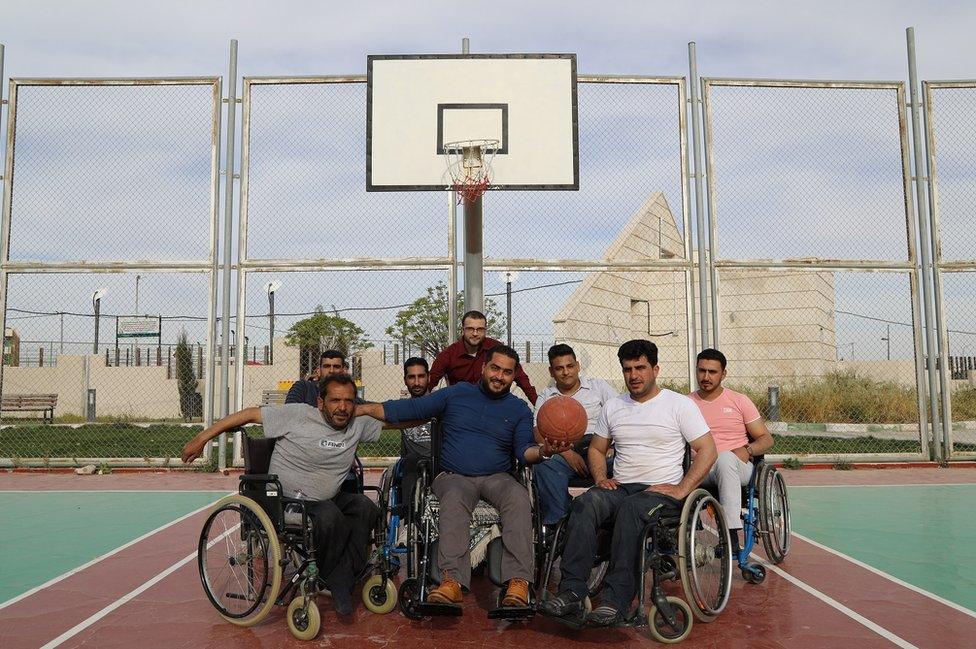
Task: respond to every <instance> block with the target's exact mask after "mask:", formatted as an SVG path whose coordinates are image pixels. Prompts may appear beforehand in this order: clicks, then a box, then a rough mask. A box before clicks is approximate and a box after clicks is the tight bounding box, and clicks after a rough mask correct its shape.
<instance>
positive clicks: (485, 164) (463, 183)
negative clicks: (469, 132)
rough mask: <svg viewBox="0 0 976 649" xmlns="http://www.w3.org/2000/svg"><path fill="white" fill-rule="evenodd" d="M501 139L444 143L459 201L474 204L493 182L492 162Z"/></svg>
mask: <svg viewBox="0 0 976 649" xmlns="http://www.w3.org/2000/svg"><path fill="white" fill-rule="evenodd" d="M498 144H499V142H498V140H463V141H460V142H448V143H446V144H445V145H444V160H445V162H446V163H447V173H448V174H449V175H450V177H451V181H452V182H451V188H452V189H453V190H454V191H456V192H457V194H458V203H460V202H462V201H463V202H464V203H465V204H469V203H473V202H475V201H476V200H478V199H479V198H481V195H482V194H484V193H485V191H486V190H487V189H488V187H489V186H490V185H491V163H492V160H494V159H495V152H496V151H497V150H498Z"/></svg>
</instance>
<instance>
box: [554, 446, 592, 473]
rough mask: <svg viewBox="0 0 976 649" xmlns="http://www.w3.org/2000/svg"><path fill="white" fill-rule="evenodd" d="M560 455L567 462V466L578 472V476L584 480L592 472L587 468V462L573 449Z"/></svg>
mask: <svg viewBox="0 0 976 649" xmlns="http://www.w3.org/2000/svg"><path fill="white" fill-rule="evenodd" d="M560 455H562V456H563V459H564V460H566V464H568V465H569V467H570V468H571V469H572V470H573V471H575V472H576V475H579V476H583V477H584V478H585V477H586V476H588V475H590V470H589V469H588V468H586V460H584V459H583V456H582V455H580V454H579V453H577V452H576V451H574V450H572V449H570V450H568V451H563V452H562V453H560Z"/></svg>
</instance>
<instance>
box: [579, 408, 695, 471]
mask: <svg viewBox="0 0 976 649" xmlns="http://www.w3.org/2000/svg"><path fill="white" fill-rule="evenodd" d="M707 432H708V424H707V423H705V418H704V417H702V414H701V411H700V410H699V409H698V406H696V405H695V402H694V401H692V400H691V399H690V398H688V397H686V396H685V395H683V394H678V393H677V392H674V391H672V390H667V389H662V390H661V392H660V393H659V394H658V395H657V396H656V397H654V398H653V399H651V400H650V401H645V402H644V403H638V402H637V401H634V400H633V399H632V398H631V397H630V395H629V394H622V395H620V396H619V397H617V398H616V399H613V400H611V401H609V402H608V403H607V404H606V405H605V406H604V407H603V414H602V415H601V416H600V419H599V421H598V423H597V427H596V434H597V435H599V436H600V437H606V438H608V439H609V440H610V441H611V442H613V445H614V448H615V449H616V451H615V452H616V456H615V458H614V461H613V477H614V478H616V480H617V481H618V482H620V483H621V484H629V483H641V484H646V485H653V484H678V483H679V482H681V478H682V475H683V474H682V467H681V460H682V459H683V458H684V453H685V443H686V442H692V441H694V440H696V439H698V438H699V437H701V436H702V435H704V434H706V433H707Z"/></svg>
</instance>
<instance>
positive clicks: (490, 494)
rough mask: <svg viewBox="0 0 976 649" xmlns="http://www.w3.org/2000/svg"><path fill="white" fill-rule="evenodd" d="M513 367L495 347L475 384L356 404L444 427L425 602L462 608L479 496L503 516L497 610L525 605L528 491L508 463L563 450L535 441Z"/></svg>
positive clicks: (514, 358) (507, 352)
mask: <svg viewBox="0 0 976 649" xmlns="http://www.w3.org/2000/svg"><path fill="white" fill-rule="evenodd" d="M518 368H519V356H518V353H517V352H516V351H515V350H514V349H512V348H511V347H506V346H504V345H499V346H497V347H493V348H492V349H491V350H489V352H488V355H487V357H486V358H485V365H484V369H483V370H482V375H481V381H480V382H479V383H477V384H474V383H457V384H455V385H452V386H450V387H448V388H445V389H442V390H437V391H435V392H433V393H431V394H429V395H427V396H426V397H420V398H417V399H402V400H398V401H386V402H384V403H381V404H380V403H367V404H361V405H358V406H356V414H357V415H368V416H370V417H375V418H376V419H380V420H383V421H386V422H389V423H391V424H396V423H399V422H402V421H411V420H425V419H430V418H432V417H439V418H440V419H441V420H442V421H443V423H444V436H443V441H442V447H441V469H442V470H441V473H440V474H439V475H438V476H436V477H435V478H434V482H433V485H432V488H433V491H434V494H435V495H436V496H437V498H438V500H439V501H440V518H439V530H438V532H439V534H440V542H439V543H438V548H437V562H438V565H439V566H440V570H441V583H440V586H438V587H437V588H435V589H433V590H432V591H430V594H429V595H428V596H427V601H429V602H436V603H440V604H458V605H459V604H461V601H462V589H465V590H466V589H467V588H468V586H469V585H470V582H471V564H470V558H469V556H468V545H469V529H470V526H471V512H472V510H473V509H474V507H475V505H477V504H478V500H479V499H484V500H486V501H488V502H489V503H491V504H492V505H493V506H494V507H495V508H496V509H497V510H498V512H499V514H500V515H501V519H502V545H503V547H504V551H503V553H502V566H501V573H502V579H504V580H505V581H506V582H508V586H507V589H506V591H505V596H504V597H503V598H502V606H526V605H528V603H529V580H530V579H531V578H532V559H533V551H532V514H531V508H530V503H529V494H528V492H527V491H526V490H525V487H523V486H522V485H521V484H519V482H518V481H517V480H516V479H515V478H514V477H513V476H512V474H511V469H512V461H513V459H514V458H516V457H517V458H521V459H523V460H524V461H525V462H526V463H529V464H533V463H536V462H539V461H541V460H542V459H543V458H546V457H550V456H551V455H552V454H553V453H558V452H560V451H562V450H565V448H566V447H567V446H568V445H565V446H551V445H550V444H549V443H548V442H544V443H543V444H542V445H539V444H536V443H535V442H534V440H533V436H532V411H531V410H530V409H529V407H528V405H526V403H525V402H524V401H522V400H521V399H519V398H518V397H516V396H515V395H513V394H512V393H511V392H510V388H511V386H512V382H513V381H514V380H515V374H516V370H517V369H518Z"/></svg>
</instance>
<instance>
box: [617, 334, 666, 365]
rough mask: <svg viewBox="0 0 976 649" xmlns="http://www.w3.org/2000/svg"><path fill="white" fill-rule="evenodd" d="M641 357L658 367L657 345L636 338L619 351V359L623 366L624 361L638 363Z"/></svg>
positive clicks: (622, 346)
mask: <svg viewBox="0 0 976 649" xmlns="http://www.w3.org/2000/svg"><path fill="white" fill-rule="evenodd" d="M641 356H643V357H645V358H646V359H647V362H648V363H650V364H651V365H657V345H655V344H654V343H652V342H651V341H650V340H644V339H643V338H636V339H634V340H628V341H627V342H625V343H624V344H623V345H621V346H620V349H618V350H617V358H618V359H619V360H620V364H621V365H623V363H624V361H636V360H637V359H639V358H640V357H641Z"/></svg>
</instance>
